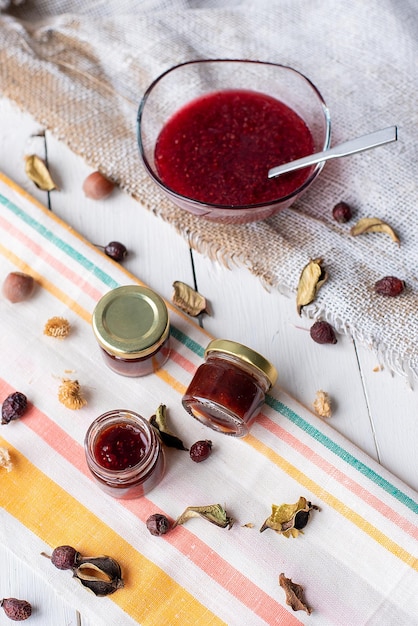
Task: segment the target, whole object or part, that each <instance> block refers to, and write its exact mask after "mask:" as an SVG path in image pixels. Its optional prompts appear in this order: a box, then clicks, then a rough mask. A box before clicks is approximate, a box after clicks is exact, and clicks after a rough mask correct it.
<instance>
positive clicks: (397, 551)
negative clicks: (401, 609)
mask: <svg viewBox="0 0 418 626" xmlns="http://www.w3.org/2000/svg"><path fill="white" fill-rule="evenodd" d="M244 441H245V442H246V443H248V444H249V445H250V446H252V447H253V448H254V449H255V450H257V451H258V452H259V453H260V454H262V455H263V456H265V457H267V458H268V459H270V461H272V463H274V464H275V465H277V466H278V467H280V468H281V469H282V470H283V471H284V472H286V474H288V475H289V476H291V477H292V478H294V479H295V480H296V481H297V482H298V483H299V484H301V485H303V486H304V487H306V488H307V489H309V491H311V492H312V493H314V494H315V495H316V496H318V498H321V500H323V501H324V502H326V503H327V504H329V505H330V506H331V507H332V508H333V509H335V510H336V511H337V512H338V513H340V515H343V516H344V517H345V518H346V519H348V520H349V521H350V522H351V523H352V524H354V525H355V526H357V527H358V528H360V529H361V530H362V531H363V532H365V533H366V534H367V535H369V536H370V537H371V538H372V539H374V541H376V542H377V543H378V544H380V545H381V546H382V547H383V548H385V549H386V550H388V552H391V553H392V554H394V555H395V556H396V557H397V558H398V559H401V561H404V562H405V563H406V564H407V565H409V566H410V567H411V568H412V569H414V570H416V571H418V558H416V557H415V556H414V555H413V554H410V553H409V552H408V551H407V550H405V549H404V548H402V547H401V546H400V545H399V544H397V543H395V541H393V540H392V539H390V538H389V537H387V536H386V535H385V534H384V533H383V532H381V531H380V530H379V529H378V528H376V527H375V526H373V524H370V522H368V521H367V520H366V519H364V517H362V516H361V515H359V514H358V513H356V512H355V511H353V510H352V509H350V508H349V507H348V506H346V505H345V504H344V502H341V500H339V499H338V498H336V497H335V496H333V495H332V494H331V493H329V492H328V491H325V489H323V488H322V487H321V486H320V485H318V484H317V483H316V482H314V481H313V480H312V479H311V478H309V477H308V476H307V475H306V474H304V473H303V472H301V471H300V470H299V469H298V468H297V467H295V466H294V465H292V464H291V463H289V461H286V459H284V458H283V457H282V456H280V455H279V454H277V452H275V451H274V450H272V449H271V448H269V447H268V446H267V445H266V444H264V443H263V442H261V441H259V440H258V439H256V438H255V437H254V436H252V435H247V436H246V438H245V440H244Z"/></svg>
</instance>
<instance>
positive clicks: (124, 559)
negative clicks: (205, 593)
mask: <svg viewBox="0 0 418 626" xmlns="http://www.w3.org/2000/svg"><path fill="white" fill-rule="evenodd" d="M0 445H3V446H5V447H6V448H7V449H8V450H9V452H10V455H11V457H12V460H13V463H14V467H13V470H12V471H11V472H8V473H7V474H4V475H3V476H2V490H1V500H2V506H3V508H4V509H5V510H6V511H7V512H8V513H9V514H10V515H12V516H13V517H15V518H16V519H17V520H19V521H20V522H21V523H22V524H24V525H25V526H26V528H28V529H29V530H30V531H31V532H33V533H34V534H36V535H37V536H38V537H40V538H41V540H42V541H44V542H45V543H46V544H48V545H49V546H51V547H55V546H58V545H63V544H68V543H70V544H71V545H73V546H74V547H75V548H76V549H77V550H79V551H80V552H81V553H84V554H90V555H91V554H92V553H93V554H102V553H103V551H105V552H107V553H108V554H110V555H111V556H113V557H114V558H115V559H116V560H117V561H118V562H119V563H120V565H121V567H122V572H123V574H122V575H123V578H124V581H125V587H124V588H123V589H120V590H118V591H117V592H116V593H115V594H112V595H111V596H110V598H111V600H113V601H114V602H115V604H117V605H118V606H119V607H120V608H121V609H123V610H124V611H125V612H126V613H128V614H129V615H131V616H132V617H133V618H134V619H136V620H137V621H138V622H139V623H141V625H142V626H155V624H170V626H172V625H173V626H174V625H176V624H177V625H178V626H185V625H186V624H190V626H192V625H193V626H195V625H201V626H207V625H208V624H210V625H213V626H220V625H221V624H224V622H223V621H222V620H221V619H219V618H218V617H217V616H216V615H214V614H213V613H212V612H211V611H209V610H208V609H207V608H206V607H205V606H204V605H203V604H202V603H201V602H199V601H198V600H196V598H194V597H193V596H192V595H191V594H190V593H189V592H188V591H186V590H185V589H184V588H183V587H182V586H181V585H179V584H178V583H177V582H176V581H175V580H173V579H172V578H170V576H168V575H167V574H166V573H165V572H164V571H163V570H162V569H161V568H159V567H158V566H156V565H155V564H153V563H152V562H151V561H149V560H148V559H147V558H146V557H145V556H143V555H142V554H140V553H139V552H138V551H137V550H135V549H134V548H133V547H132V546H131V545H130V544H129V543H128V542H127V541H125V540H124V539H123V537H121V536H120V535H119V534H117V533H116V532H115V531H114V530H112V529H111V528H110V527H109V526H108V525H107V524H105V523H104V522H102V520H100V519H99V518H98V517H97V516H96V515H94V513H92V512H91V511H89V510H88V509H87V508H86V507H85V506H83V505H82V504H81V503H80V502H78V501H77V500H76V499H75V498H73V496H71V495H70V494H69V493H67V492H66V491H65V490H64V489H62V488H61V487H60V486H59V485H57V484H56V483H55V482H54V481H53V480H51V479H50V478H48V476H46V475H45V474H44V473H42V472H41V471H40V470H39V469H38V468H37V467H36V466H35V465H33V464H32V463H31V462H30V461H29V460H28V459H27V458H26V457H24V456H23V455H22V454H20V453H19V452H18V451H17V450H16V449H15V448H13V447H11V446H10V444H9V443H8V442H7V441H6V440H4V439H3V438H1V437H0ZM40 558H41V557H40ZM156 581H158V585H156ZM69 584H71V581H69ZM74 584H77V583H75V582H74ZM86 593H87V592H86Z"/></svg>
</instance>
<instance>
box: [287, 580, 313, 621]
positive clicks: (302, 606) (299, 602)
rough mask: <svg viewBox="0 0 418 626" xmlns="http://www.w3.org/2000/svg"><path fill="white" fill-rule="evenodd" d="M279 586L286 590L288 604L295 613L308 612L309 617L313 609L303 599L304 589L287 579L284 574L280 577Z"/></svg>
mask: <svg viewBox="0 0 418 626" xmlns="http://www.w3.org/2000/svg"><path fill="white" fill-rule="evenodd" d="M279 585H280V587H282V589H284V592H285V594H286V604H288V605H289V606H290V607H292V609H293V610H294V611H306V613H307V614H308V615H310V614H311V613H312V609H311V608H309V606H308V605H307V604H306V602H305V599H304V597H303V587H302V586H301V585H298V584H297V583H294V582H292V579H291V578H286V576H285V575H284V574H283V573H282V574H280V576H279Z"/></svg>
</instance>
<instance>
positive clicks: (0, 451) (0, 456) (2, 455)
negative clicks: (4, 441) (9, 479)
mask: <svg viewBox="0 0 418 626" xmlns="http://www.w3.org/2000/svg"><path fill="white" fill-rule="evenodd" d="M0 467H4V469H5V470H6V471H7V472H11V471H12V469H13V463H12V460H11V458H10V453H9V451H8V449H7V448H3V447H2V446H0Z"/></svg>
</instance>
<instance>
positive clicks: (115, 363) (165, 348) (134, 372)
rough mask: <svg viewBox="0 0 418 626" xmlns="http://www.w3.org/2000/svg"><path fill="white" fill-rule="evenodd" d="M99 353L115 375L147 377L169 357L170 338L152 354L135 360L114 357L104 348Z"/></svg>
mask: <svg viewBox="0 0 418 626" xmlns="http://www.w3.org/2000/svg"><path fill="white" fill-rule="evenodd" d="M101 352H102V357H103V359H104V361H105V363H106V365H107V366H108V367H110V369H111V370H113V371H114V372H116V374H121V375H122V376H130V377H132V378H135V377H138V376H148V374H153V373H154V372H156V371H157V370H159V369H160V368H161V367H162V366H163V365H164V363H165V362H166V361H167V360H168V357H169V356H170V336H168V337H167V339H166V340H165V341H164V343H163V344H161V346H159V347H158V348H157V349H156V350H155V352H153V353H152V354H148V355H147V356H143V357H137V358H135V359H124V358H122V357H118V356H115V355H114V354H110V352H107V350H105V349H104V348H101Z"/></svg>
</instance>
